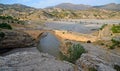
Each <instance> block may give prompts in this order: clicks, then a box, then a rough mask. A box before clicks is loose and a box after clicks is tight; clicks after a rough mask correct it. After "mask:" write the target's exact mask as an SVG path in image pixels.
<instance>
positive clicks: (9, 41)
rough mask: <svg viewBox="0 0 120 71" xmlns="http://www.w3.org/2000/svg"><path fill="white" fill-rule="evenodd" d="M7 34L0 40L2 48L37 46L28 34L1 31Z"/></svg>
mask: <svg viewBox="0 0 120 71" xmlns="http://www.w3.org/2000/svg"><path fill="white" fill-rule="evenodd" d="M0 32H3V33H4V34H5V36H4V37H2V38H1V39H0V48H23V47H29V46H32V45H34V44H35V42H34V39H33V38H32V37H31V36H29V35H28V34H26V33H24V32H20V31H15V30H0Z"/></svg>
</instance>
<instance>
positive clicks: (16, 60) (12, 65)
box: [0, 51, 74, 71]
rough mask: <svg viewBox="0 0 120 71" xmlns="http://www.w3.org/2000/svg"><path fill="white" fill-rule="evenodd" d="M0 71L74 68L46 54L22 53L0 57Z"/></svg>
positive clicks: (60, 70) (42, 70) (53, 70)
mask: <svg viewBox="0 0 120 71" xmlns="http://www.w3.org/2000/svg"><path fill="white" fill-rule="evenodd" d="M0 71H74V68H73V65H72V64H71V63H68V62H62V61H58V60H56V59H55V58H54V57H53V56H50V55H48V54H44V53H38V52H31V51H29V52H28V51H22V52H16V53H13V54H10V55H7V56H4V57H0Z"/></svg>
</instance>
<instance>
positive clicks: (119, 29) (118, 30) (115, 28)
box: [111, 25, 120, 33]
mask: <svg viewBox="0 0 120 71" xmlns="http://www.w3.org/2000/svg"><path fill="white" fill-rule="evenodd" d="M111 30H112V32H113V33H120V25H114V26H112V28H111Z"/></svg>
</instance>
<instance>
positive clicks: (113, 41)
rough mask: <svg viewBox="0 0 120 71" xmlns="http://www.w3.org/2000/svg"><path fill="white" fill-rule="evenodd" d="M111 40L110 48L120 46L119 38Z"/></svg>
mask: <svg viewBox="0 0 120 71" xmlns="http://www.w3.org/2000/svg"><path fill="white" fill-rule="evenodd" d="M111 41H112V45H111V46H110V47H109V48H110V49H114V48H115V47H119V46H120V40H119V39H118V40H116V39H111Z"/></svg>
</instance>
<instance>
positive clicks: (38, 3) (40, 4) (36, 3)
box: [0, 0, 120, 8]
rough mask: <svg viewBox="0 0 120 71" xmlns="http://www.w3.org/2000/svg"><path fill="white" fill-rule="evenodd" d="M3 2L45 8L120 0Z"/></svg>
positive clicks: (94, 4) (119, 1)
mask: <svg viewBox="0 0 120 71" xmlns="http://www.w3.org/2000/svg"><path fill="white" fill-rule="evenodd" d="M0 3H2V4H16V3H17V4H23V5H27V6H31V7H35V8H45V7H49V6H55V5H58V4H60V3H73V4H85V5H92V6H98V5H104V4H109V3H117V4H120V0H0Z"/></svg>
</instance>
